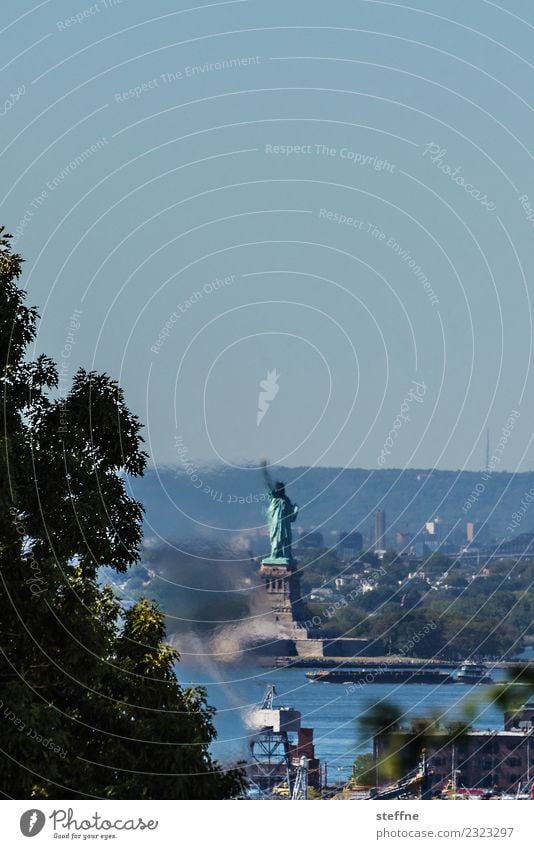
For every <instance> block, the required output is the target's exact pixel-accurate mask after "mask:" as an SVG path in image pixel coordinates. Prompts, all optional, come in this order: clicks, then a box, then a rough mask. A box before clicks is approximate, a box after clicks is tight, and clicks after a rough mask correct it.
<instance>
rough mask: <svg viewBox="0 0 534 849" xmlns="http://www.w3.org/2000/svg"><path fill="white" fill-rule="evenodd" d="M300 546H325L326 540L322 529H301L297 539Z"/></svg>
mask: <svg viewBox="0 0 534 849" xmlns="http://www.w3.org/2000/svg"><path fill="white" fill-rule="evenodd" d="M297 546H298V548H323V547H324V540H323V535H322V533H321V532H320V531H304V530H303V531H301V532H300V534H299V538H298V540H297Z"/></svg>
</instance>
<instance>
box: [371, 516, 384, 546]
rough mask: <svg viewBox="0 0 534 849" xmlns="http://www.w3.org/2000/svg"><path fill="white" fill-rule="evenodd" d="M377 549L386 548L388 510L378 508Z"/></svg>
mask: <svg viewBox="0 0 534 849" xmlns="http://www.w3.org/2000/svg"><path fill="white" fill-rule="evenodd" d="M374 542H375V544H374V549H375V551H385V549H386V511H385V510H377V511H376V513H375V541H374Z"/></svg>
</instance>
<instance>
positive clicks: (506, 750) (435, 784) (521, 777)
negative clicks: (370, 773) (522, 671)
mask: <svg viewBox="0 0 534 849" xmlns="http://www.w3.org/2000/svg"><path fill="white" fill-rule="evenodd" d="M504 729H505V730H504V731H490V730H487V731H468V732H466V733H464V734H461V735H459V736H458V737H457V738H456V739H451V734H448V733H446V732H443V733H434V734H426V735H425V736H424V740H422V738H421V737H420V736H419V735H418V733H417V732H416V731H393V732H383V733H379V734H377V735H376V736H375V739H374V754H375V760H376V783H377V786H378V787H380V786H384V785H387V784H389V783H390V782H391V775H390V773H389V772H388V769H387V763H388V758H390V757H391V756H392V755H393V756H394V757H395V758H398V761H399V762H400V770H401V771H402V772H404V773H407V772H409V771H410V770H413V769H414V768H415V767H416V766H417V761H418V758H419V757H420V755H421V750H422V749H423V748H425V749H426V756H427V760H428V762H429V766H430V783H431V789H432V790H433V791H434V792H436V793H437V792H439V791H441V790H442V789H443V788H444V787H445V786H446V785H447V784H448V783H449V782H453V783H455V784H456V786H457V787H468V788H480V789H484V790H488V791H489V790H496V791H498V792H502V793H513V792H515V791H516V790H517V788H518V786H519V785H521V786H523V785H525V784H527V783H528V782H531V781H532V779H533V778H534V761H533V757H534V742H533V737H534V703H532V704H527V705H524V706H523V707H522V708H521V709H520V710H518V711H515V712H513V711H509V712H508V713H506V714H505V724H504Z"/></svg>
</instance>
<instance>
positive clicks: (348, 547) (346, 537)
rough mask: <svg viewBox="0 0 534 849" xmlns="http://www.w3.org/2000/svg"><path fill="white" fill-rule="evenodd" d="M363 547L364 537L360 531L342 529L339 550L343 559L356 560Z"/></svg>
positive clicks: (338, 544)
mask: <svg viewBox="0 0 534 849" xmlns="http://www.w3.org/2000/svg"><path fill="white" fill-rule="evenodd" d="M362 549H363V538H362V535H361V533H360V532H359V531H350V533H347V532H346V531H342V532H341V533H340V535H339V539H338V543H337V551H338V554H339V556H340V557H341V558H342V559H343V560H355V559H356V558H357V557H358V555H359V554H361V551H362Z"/></svg>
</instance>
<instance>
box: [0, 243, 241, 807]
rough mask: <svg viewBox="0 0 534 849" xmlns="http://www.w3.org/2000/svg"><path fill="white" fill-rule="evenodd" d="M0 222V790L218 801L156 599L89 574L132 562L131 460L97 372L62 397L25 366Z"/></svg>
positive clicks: (119, 398)
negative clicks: (118, 589)
mask: <svg viewBox="0 0 534 849" xmlns="http://www.w3.org/2000/svg"><path fill="white" fill-rule="evenodd" d="M21 262H22V260H21V258H20V257H19V256H18V255H16V254H13V253H11V252H10V250H9V238H8V236H7V235H6V234H5V232H4V231H3V230H2V229H0V329H1V333H0V358H1V359H0V396H1V406H2V410H3V414H4V432H3V436H2V451H1V454H0V464H1V469H0V472H1V474H2V484H3V485H2V488H1V490H0V498H1V507H2V509H1V511H0V578H1V582H0V648H1V655H0V685H1V689H0V700H1V705H0V711H1V715H0V717H1V719H2V721H1V722H0V748H1V749H2V752H3V754H2V770H1V780H0V790H1V792H2V793H3V795H4V796H7V797H13V798H19V799H23V798H67V799H70V798H93V797H97V798H147V799H148V798H177V799H179V798H227V797H230V796H233V795H235V794H236V793H237V792H239V789H240V787H241V783H242V777H241V773H240V772H239V771H237V772H236V771H230V772H229V773H224V772H223V771H222V770H221V769H220V768H219V767H218V765H217V764H216V763H214V762H213V761H212V759H211V756H210V754H209V744H210V742H211V741H212V740H213V739H214V736H215V731H214V728H213V724H212V717H213V711H212V709H211V708H209V707H208V706H207V704H206V698H205V693H204V692H203V691H202V690H199V689H191V688H189V689H182V688H181V687H180V685H179V684H178V682H177V679H176V675H175V672H174V666H175V663H176V660H177V657H178V656H177V652H176V650H175V649H174V648H172V647H170V646H168V645H166V644H165V628H164V619H163V615H162V613H161V611H160V610H159V608H158V606H157V605H156V604H154V603H153V602H151V601H148V600H147V599H141V600H139V601H138V602H137V603H136V604H135V605H134V606H133V607H131V608H130V609H128V610H126V611H123V610H122V609H121V607H120V604H119V602H118V600H117V598H116V597H115V596H114V594H113V592H112V591H111V589H110V588H109V587H103V588H102V587H101V586H100V585H99V583H98V571H99V568H100V567H101V566H104V565H105V566H108V567H111V568H112V569H113V570H114V572H115V573H124V572H126V571H127V570H128V568H129V567H130V566H131V565H132V564H134V563H136V562H137V560H138V558H139V546H140V543H141V535H142V531H141V518H142V506H141V504H139V503H138V502H137V501H135V500H134V499H132V498H130V497H129V496H128V494H127V491H126V486H125V480H124V473H125V472H126V473H128V474H129V475H133V476H135V475H141V474H142V473H143V469H144V467H145V462H146V455H145V454H144V452H143V451H142V450H141V445H142V439H141V435H140V424H139V422H138V420H137V418H136V417H135V416H134V415H132V413H131V412H130V411H129V410H128V408H127V407H126V404H125V401H124V396H123V393H122V390H121V389H120V387H119V386H118V385H117V383H116V382H115V381H113V380H111V378H109V377H108V376H107V375H105V374H96V373H94V372H86V371H84V370H83V369H80V370H79V371H78V372H77V373H76V374H75V375H74V378H73V382H72V387H71V389H70V391H69V392H68V393H67V395H66V397H65V398H61V399H58V398H54V397H53V394H52V393H53V390H54V389H55V388H56V387H57V383H58V377H57V370H56V367H55V365H54V363H52V362H51V361H50V360H49V359H48V358H47V357H44V356H41V357H40V358H39V359H38V360H37V361H35V362H27V361H26V360H25V356H26V350H27V347H28V345H29V343H31V342H32V340H33V339H34V338H35V333H36V322H37V319H38V316H37V312H36V310H35V309H28V308H27V307H26V306H25V303H24V299H25V293H24V292H23V290H22V289H20V288H19V287H18V286H17V284H16V281H17V279H18V277H19V275H20V272H21Z"/></svg>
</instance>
